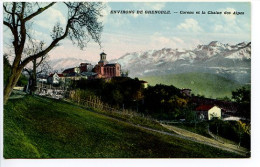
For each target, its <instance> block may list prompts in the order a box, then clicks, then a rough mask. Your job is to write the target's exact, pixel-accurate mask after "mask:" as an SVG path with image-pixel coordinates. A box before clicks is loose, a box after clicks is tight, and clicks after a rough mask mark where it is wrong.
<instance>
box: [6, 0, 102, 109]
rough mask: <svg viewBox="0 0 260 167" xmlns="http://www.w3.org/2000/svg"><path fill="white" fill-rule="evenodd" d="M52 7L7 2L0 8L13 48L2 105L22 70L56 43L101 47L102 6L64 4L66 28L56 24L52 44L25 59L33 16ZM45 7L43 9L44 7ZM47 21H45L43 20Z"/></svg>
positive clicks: (94, 4) (45, 53) (76, 3)
mask: <svg viewBox="0 0 260 167" xmlns="http://www.w3.org/2000/svg"><path fill="white" fill-rule="evenodd" d="M54 4H55V3H54V2H52V3H47V4H46V3H30V2H6V3H4V4H3V9H4V14H3V23H4V25H5V26H6V27H8V28H9V30H10V31H11V33H12V38H13V39H12V47H13V50H14V60H13V63H12V67H11V75H10V77H9V79H8V82H7V84H6V85H5V88H4V104H6V102H7V100H8V98H9V96H10V94H11V92H12V90H13V88H14V86H15V85H16V83H17V81H18V79H19V77H20V76H21V72H22V70H23V68H24V67H25V66H26V65H27V64H28V63H29V62H31V61H33V60H35V59H38V58H40V57H43V56H45V55H47V54H48V52H50V51H51V50H52V49H53V48H54V47H55V46H57V45H58V44H59V42H60V41H61V40H63V39H65V38H66V37H68V38H69V39H70V40H72V42H73V43H74V44H77V45H78V46H79V47H80V48H81V49H82V48H84V47H85V46H86V44H87V43H88V42H89V40H90V39H93V40H94V41H95V42H97V43H99V44H100V35H101V32H102V29H103V26H102V23H101V22H100V21H99V20H98V18H99V17H102V14H101V12H102V10H103V8H104V5H103V4H102V3H94V2H64V4H65V5H66V7H67V8H68V18H67V23H66V26H65V27H61V25H60V24H59V23H57V24H56V25H55V26H54V27H53V32H52V34H51V37H52V41H51V42H50V43H49V44H48V45H46V47H42V49H40V50H39V52H37V53H32V54H31V55H29V56H27V57H25V56H24V54H23V53H24V48H25V46H26V42H28V39H27V38H28V36H29V29H30V27H29V25H31V24H32V19H33V18H34V17H35V16H38V15H40V14H42V13H43V12H45V11H48V9H49V8H51V7H52V6H53V5H54ZM43 5H45V6H43ZM46 21H48V20H47V19H46Z"/></svg>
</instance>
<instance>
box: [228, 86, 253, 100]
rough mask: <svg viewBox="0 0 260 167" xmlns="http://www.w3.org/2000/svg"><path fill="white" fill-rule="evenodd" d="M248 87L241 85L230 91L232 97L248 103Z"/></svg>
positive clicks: (249, 92)
mask: <svg viewBox="0 0 260 167" xmlns="http://www.w3.org/2000/svg"><path fill="white" fill-rule="evenodd" d="M250 95H251V91H250V88H246V87H242V88H238V89H236V90H235V91H233V92H232V99H234V100H235V101H236V102H237V103H250Z"/></svg>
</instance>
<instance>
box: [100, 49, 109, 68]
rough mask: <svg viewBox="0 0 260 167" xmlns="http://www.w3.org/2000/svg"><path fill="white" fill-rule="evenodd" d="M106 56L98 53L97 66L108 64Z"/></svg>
mask: <svg viewBox="0 0 260 167" xmlns="http://www.w3.org/2000/svg"><path fill="white" fill-rule="evenodd" d="M106 57H107V54H105V53H104V52H102V53H100V61H99V62H98V65H100V66H104V65H106V64H107V63H108V61H107V59H106Z"/></svg>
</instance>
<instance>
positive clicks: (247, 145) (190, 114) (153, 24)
mask: <svg viewBox="0 0 260 167" xmlns="http://www.w3.org/2000/svg"><path fill="white" fill-rule="evenodd" d="M2 7H3V9H2V16H3V24H2V25H1V26H2V29H3V53H2V55H3V72H2V74H3V157H4V159H52V158H55V159H57V158H58V159H60V158H61V159H63V158H69V159H78V158H80V159H86V158H91V159H92V158H102V159H105V158H142V159H146V158H170V159H175V158H233V159H236V158H243V159H248V158H250V157H251V108H250V106H251V3H250V2H106V3H105V2H87V1H83V2H80V1H77V2H74V1H72V2H69V1H66V2H3V3H2Z"/></svg>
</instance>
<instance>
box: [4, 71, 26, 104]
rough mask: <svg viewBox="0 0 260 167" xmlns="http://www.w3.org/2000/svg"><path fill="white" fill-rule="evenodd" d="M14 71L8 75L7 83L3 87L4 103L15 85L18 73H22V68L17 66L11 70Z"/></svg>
mask: <svg viewBox="0 0 260 167" xmlns="http://www.w3.org/2000/svg"><path fill="white" fill-rule="evenodd" d="M12 71H15V73H12V74H11V76H10V77H9V81H8V83H7V85H6V86H5V88H4V104H6V102H7V101H8V99H9V97H10V95H11V93H12V91H13V88H14V87H15V85H16V84H17V82H18V80H19V78H20V75H21V73H22V69H19V68H17V69H16V70H12Z"/></svg>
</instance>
